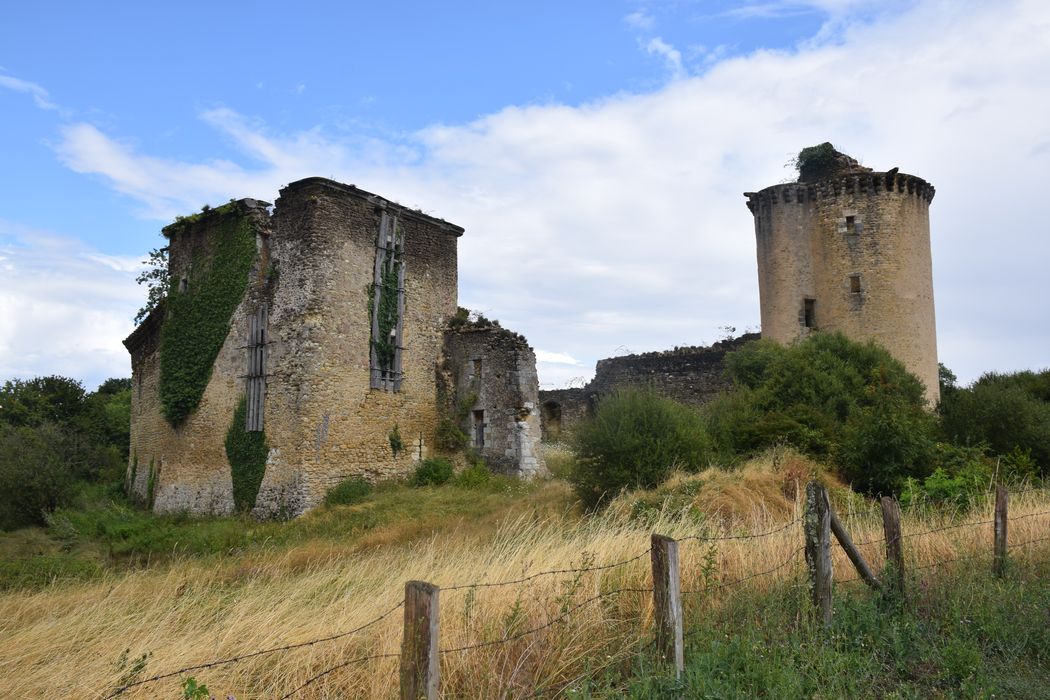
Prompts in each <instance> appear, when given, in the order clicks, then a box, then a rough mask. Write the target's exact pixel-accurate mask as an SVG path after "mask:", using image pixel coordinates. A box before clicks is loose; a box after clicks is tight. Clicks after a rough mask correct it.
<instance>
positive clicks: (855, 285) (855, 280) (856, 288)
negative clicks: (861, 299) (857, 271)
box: [849, 275, 860, 294]
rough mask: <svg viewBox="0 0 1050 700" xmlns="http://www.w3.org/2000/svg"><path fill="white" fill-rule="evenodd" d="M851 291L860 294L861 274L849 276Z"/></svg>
mask: <svg viewBox="0 0 1050 700" xmlns="http://www.w3.org/2000/svg"><path fill="white" fill-rule="evenodd" d="M849 291H850V293H851V294H860V275H850V276H849Z"/></svg>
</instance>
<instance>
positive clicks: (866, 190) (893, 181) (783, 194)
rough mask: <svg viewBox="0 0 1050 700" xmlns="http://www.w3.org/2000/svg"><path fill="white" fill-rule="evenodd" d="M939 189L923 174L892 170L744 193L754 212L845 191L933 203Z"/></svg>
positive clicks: (837, 194)
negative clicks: (896, 194) (760, 208)
mask: <svg viewBox="0 0 1050 700" xmlns="http://www.w3.org/2000/svg"><path fill="white" fill-rule="evenodd" d="M936 191H937V190H936V188H935V187H934V186H933V185H931V184H930V183H929V182H927V181H926V180H923V179H922V178H921V177H917V176H915V175H908V174H906V173H898V172H896V171H888V172H883V173H874V172H872V173H856V174H852V175H842V176H839V177H835V178H829V179H827V180H821V181H820V182H813V183H805V182H788V183H784V184H781V185H771V186H769V187H766V188H764V189H762V190H759V191H758V192H745V193H744V196H745V197H747V208H748V209H750V210H751V212H752V213H754V211H755V207H756V206H760V205H762V204H765V205H773V204H793V203H794V204H801V203H804V202H815V201H817V200H818V199H826V198H828V197H839V196H840V195H843V194H847V195H855V194H868V195H877V194H891V193H894V192H896V193H899V194H911V195H915V196H916V197H919V198H920V199H924V200H926V203H927V204H929V203H930V202H932V201H933V196H934V194H935V193H936Z"/></svg>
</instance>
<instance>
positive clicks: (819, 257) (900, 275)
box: [744, 143, 939, 405]
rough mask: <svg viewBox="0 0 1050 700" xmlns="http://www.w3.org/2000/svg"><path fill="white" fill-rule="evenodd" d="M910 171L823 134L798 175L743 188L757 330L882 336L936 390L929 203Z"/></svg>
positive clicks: (929, 390) (929, 394)
mask: <svg viewBox="0 0 1050 700" xmlns="http://www.w3.org/2000/svg"><path fill="white" fill-rule="evenodd" d="M933 195H934V188H933V186H932V185H930V184H929V183H927V182H926V181H925V180H922V179H921V178H918V177H915V176H914V175H905V174H903V173H898V172H897V168H893V169H892V170H890V171H888V172H873V171H872V170H871V169H870V168H865V167H863V166H860V165H859V164H858V163H857V161H856V160H854V159H852V158H850V157H849V156H846V155H844V154H842V153H839V152H838V151H836V150H835V149H834V148H833V147H832V146H831V144H829V143H825V144H821V145H820V146H815V147H813V148H807V149H804V150H803V151H802V152H801V153H800V154H799V179H798V181H797V182H792V183H788V184H782V185H773V186H772V187H767V188H765V189H763V190H761V191H759V192H745V193H744V196H746V197H747V206H748V209H750V210H751V213H752V214H753V215H754V217H755V238H756V240H757V248H758V291H759V297H760V300H761V309H762V336H763V337H764V338H771V339H773V340H776V341H778V342H781V343H791V342H793V341H794V340H796V339H798V338H800V337H804V336H805V335H807V334H808V333H810V332H811V331H813V330H826V331H840V332H842V333H843V334H845V335H846V336H847V337H850V338H853V339H855V340H872V341H875V342H876V343H878V344H880V345H882V346H883V347H885V348H886V349H887V350H889V351H890V353H892V354H893V356H894V357H896V358H897V359H899V360H900V361H901V362H903V363H904V365H905V366H906V367H907V368H908V370H909V371H911V372H912V373H913V374H915V375H916V376H917V377H918V378H919V379H920V380H922V382H923V383H924V384H925V385H926V398H927V401H928V402H929V403H930V405H934V404H936V402H937V401H938V399H939V388H938V380H937V336H936V329H935V324H934V307H933V270H932V262H931V255H930V217H929V207H930V202H931V201H932V200H933Z"/></svg>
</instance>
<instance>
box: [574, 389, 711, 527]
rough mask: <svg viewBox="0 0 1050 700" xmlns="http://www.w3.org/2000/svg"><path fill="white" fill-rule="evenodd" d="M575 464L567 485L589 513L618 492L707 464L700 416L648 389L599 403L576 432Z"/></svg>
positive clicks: (624, 392)
mask: <svg viewBox="0 0 1050 700" xmlns="http://www.w3.org/2000/svg"><path fill="white" fill-rule="evenodd" d="M574 442H575V448H576V453H577V455H578V458H577V460H576V465H575V468H574V470H573V472H572V475H571V478H570V481H571V482H572V484H573V487H574V488H575V490H576V494H577V495H578V496H579V498H580V500H581V501H583V503H584V504H585V505H586V506H587V507H596V506H600V505H601V504H603V503H604V502H606V501H607V500H608V499H610V498H612V497H614V496H616V495H617V494H618V493H619V492H620V491H622V490H624V489H631V488H653V487H654V486H656V485H658V484H659V483H661V482H662V481H664V480H665V479H666V478H667V477H668V476H669V475H670V473H671V471H672V470H673V469H675V468H683V469H687V470H692V471H695V470H697V469H699V468H700V467H702V466H704V465H705V464H706V463H707V462H708V461H709V459H710V458H711V454H712V450H711V441H710V439H709V438H708V435H707V431H706V429H705V428H704V425H703V422H702V421H701V419H700V416H699V415H698V414H696V413H695V412H693V411H692V410H691V409H689V408H687V407H686V406H683V405H681V404H679V403H676V402H674V401H672V400H671V399H668V398H665V397H663V396H660V395H659V394H657V393H656V392H654V391H652V390H648V389H626V390H621V391H618V392H616V393H614V394H612V395H610V396H607V397H605V398H603V399H602V400H601V401H600V402H599V404H598V408H597V411H596V413H595V415H594V417H593V418H590V419H588V420H586V421H584V422H582V423H581V424H580V425H579V426H578V427H577V429H576V433H575V438H574Z"/></svg>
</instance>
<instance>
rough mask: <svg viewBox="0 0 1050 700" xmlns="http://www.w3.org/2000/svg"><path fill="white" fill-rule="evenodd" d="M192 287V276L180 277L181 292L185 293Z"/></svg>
mask: <svg viewBox="0 0 1050 700" xmlns="http://www.w3.org/2000/svg"><path fill="white" fill-rule="evenodd" d="M189 288H190V278H189V277H187V276H186V275H183V276H182V277H180V278H179V293H180V294H181V293H185V292H186V290H188V289H189Z"/></svg>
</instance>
